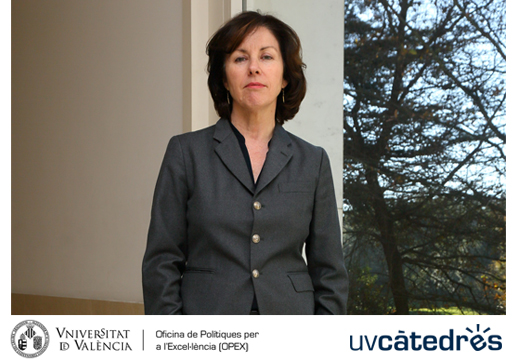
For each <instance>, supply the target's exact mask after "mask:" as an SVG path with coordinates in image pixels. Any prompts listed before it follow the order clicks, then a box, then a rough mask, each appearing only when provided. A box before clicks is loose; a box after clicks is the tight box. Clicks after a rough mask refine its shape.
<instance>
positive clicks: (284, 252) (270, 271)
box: [143, 12, 348, 314]
mask: <svg viewBox="0 0 520 364" xmlns="http://www.w3.org/2000/svg"><path fill="white" fill-rule="evenodd" d="M207 53H208V56H209V62H208V72H209V77H208V85H209V88H210V91H211V95H212V97H213V100H214V103H215V108H216V110H217V112H218V114H219V116H220V117H221V119H220V120H219V121H218V122H217V124H216V125H214V126H211V127H209V128H206V129H204V130H200V131H196V132H191V133H187V134H183V135H179V136H175V137H173V138H172V139H171V140H170V142H169V144H168V148H167V151H166V154H165V157H164V161H163V164H162V166H161V170H160V173H159V178H158V181H157V185H156V190H155V194H154V200H153V206H152V216H151V222H150V230H149V233H148V244H147V248H146V253H145V256H144V261H143V289H144V303H145V312H146V313H147V314H345V313H346V312H345V311H346V300H347V289H348V283H347V274H346V271H345V268H344V265H343V258H342V249H341V239H340V228H339V221H338V216H337V209H336V203H335V197H334V190H333V184H332V176H331V171H330V165H329V160H328V157H327V155H326V153H325V151H324V150H323V149H321V148H318V147H314V146H312V145H311V144H309V143H307V142H305V141H303V140H302V139H299V138H298V137H296V136H294V135H292V134H290V133H288V132H287V131H285V130H284V129H283V127H282V124H283V123H284V122H285V121H286V120H289V119H292V118H293V117H294V115H295V114H296V113H297V112H298V109H299V105H300V103H301V101H302V100H303V97H304V95H305V90H306V83H305V77H304V74H303V67H304V64H303V62H302V60H301V58H300V53H301V52H300V41H299V38H298V36H297V35H296V33H295V32H294V31H293V30H292V29H291V28H290V27H289V26H287V25H286V24H284V23H283V22H281V21H280V20H278V19H276V18H274V17H272V16H269V15H261V14H258V13H256V12H244V13H241V14H239V15H237V16H236V17H234V18H233V19H231V20H230V21H228V22H227V23H226V24H224V25H223V26H222V27H221V28H220V29H219V30H218V31H217V32H216V33H215V35H214V36H213V37H212V39H211V40H210V41H209V43H208V46H207ZM304 247H305V253H306V258H307V264H306V262H305V259H304V258H303V256H302V251H303V248H304Z"/></svg>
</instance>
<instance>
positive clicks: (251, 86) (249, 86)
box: [246, 82, 265, 88]
mask: <svg viewBox="0 0 520 364" xmlns="http://www.w3.org/2000/svg"><path fill="white" fill-rule="evenodd" d="M246 87H247V88H262V87H265V85H264V84H262V83H259V82H251V83H248V84H247V85H246Z"/></svg>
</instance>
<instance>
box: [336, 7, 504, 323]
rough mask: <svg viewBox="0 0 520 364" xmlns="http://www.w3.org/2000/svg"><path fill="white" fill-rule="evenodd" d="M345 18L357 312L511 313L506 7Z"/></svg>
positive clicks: (388, 11)
mask: <svg viewBox="0 0 520 364" xmlns="http://www.w3.org/2000/svg"><path fill="white" fill-rule="evenodd" d="M345 10H346V11H345V80H344V108H345V120H344V136H345V138H344V147H345V149H344V153H345V155H344V157H345V174H344V182H345V183H344V196H345V205H344V210H345V241H346V245H345V246H346V254H347V255H346V262H347V265H348V267H349V270H350V273H351V278H352V281H353V285H352V290H351V292H352V293H351V297H350V298H351V304H350V310H351V313H384V312H395V313H397V314H408V313H409V311H410V308H420V307H426V308H430V309H432V310H436V309H439V308H440V307H442V306H451V307H453V306H455V307H458V308H459V309H460V310H461V311H464V310H472V311H476V312H479V313H495V314H497V313H504V312H505V274H504V270H505V268H504V266H505V142H506V136H505V97H506V92H505V61H506V55H505V0H494V1H490V0H489V1H485V0H421V1H419V0H415V1H414V0H378V1H376V0H373V1H370V0H353V1H346V2H345ZM376 296H377V297H376ZM378 300H379V303H378V304H376V303H377V301H378Z"/></svg>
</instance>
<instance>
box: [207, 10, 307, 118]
mask: <svg viewBox="0 0 520 364" xmlns="http://www.w3.org/2000/svg"><path fill="white" fill-rule="evenodd" d="M259 27H264V28H267V29H268V30H269V31H271V33H272V34H273V35H274V36H275V38H276V40H277V41H278V44H279V46H280V52H281V54H282V59H283V66H284V67H283V69H284V70H283V78H284V80H286V81H287V86H286V87H285V88H284V99H285V102H282V94H281V93H280V96H278V100H277V103H276V114H275V119H276V122H278V123H279V124H283V123H284V122H285V121H287V120H290V119H292V118H293V117H294V115H296V113H297V112H298V110H299V109H300V104H301V102H302V100H303V98H304V97H305V92H306V89H307V84H306V81H305V75H304V73H303V69H304V68H305V64H304V63H303V61H302V58H301V43H300V38H299V37H298V35H297V34H296V32H295V31H294V30H293V29H292V28H291V27H290V26H288V25H287V24H285V23H284V22H282V21H281V20H279V19H277V18H275V17H274V16H272V15H263V14H260V13H257V12H255V11H245V12H242V13H240V14H238V15H236V16H235V17H233V18H232V19H230V20H229V21H228V22H227V23H225V24H224V25H223V26H222V27H220V29H219V30H217V32H216V33H215V34H213V36H212V37H211V39H210V40H209V41H208V45H207V47H206V54H207V55H208V56H209V60H208V66H207V70H208V74H209V75H208V87H209V90H210V92H211V97H212V98H213V102H214V104H215V110H216V111H217V113H218V115H219V116H220V117H221V118H226V119H229V118H230V116H231V110H232V108H233V103H232V102H231V104H229V103H228V94H227V92H228V91H227V89H226V88H225V86H224V80H225V78H226V73H225V69H224V67H225V62H226V58H227V56H229V55H230V54H231V53H233V52H234V51H235V50H236V49H237V48H238V46H239V45H240V44H241V43H242V41H243V40H244V39H245V38H246V37H247V36H248V35H249V34H251V33H252V32H253V31H255V30H256V29H257V28H259Z"/></svg>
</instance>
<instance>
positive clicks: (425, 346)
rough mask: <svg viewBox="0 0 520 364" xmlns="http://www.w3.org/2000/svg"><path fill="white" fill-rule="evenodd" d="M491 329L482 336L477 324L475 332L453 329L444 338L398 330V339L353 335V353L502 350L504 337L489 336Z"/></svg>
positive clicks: (385, 336) (389, 336)
mask: <svg viewBox="0 0 520 364" xmlns="http://www.w3.org/2000/svg"><path fill="white" fill-rule="evenodd" d="M490 331H491V328H489V327H488V328H486V329H485V330H484V331H482V333H481V332H480V325H478V324H477V327H476V329H474V330H471V329H470V328H469V327H467V328H466V332H464V333H463V334H461V335H456V334H455V331H454V330H453V329H450V330H449V332H448V333H447V334H445V335H441V336H436V335H424V336H423V335H419V334H417V333H416V332H415V331H413V332H412V333H411V334H409V335H407V334H406V333H405V332H404V331H402V330H399V331H398V335H396V336H391V335H380V336H378V335H375V336H373V337H368V336H367V335H359V339H357V337H354V336H353V335H350V350H353V351H363V350H369V351H372V350H374V349H378V350H381V351H389V350H396V351H408V350H413V351H419V350H426V351H434V350H443V351H460V350H467V349H472V350H475V351H481V350H484V349H487V350H493V351H496V350H501V349H502V337H501V336H500V335H493V334H491V333H490Z"/></svg>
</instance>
